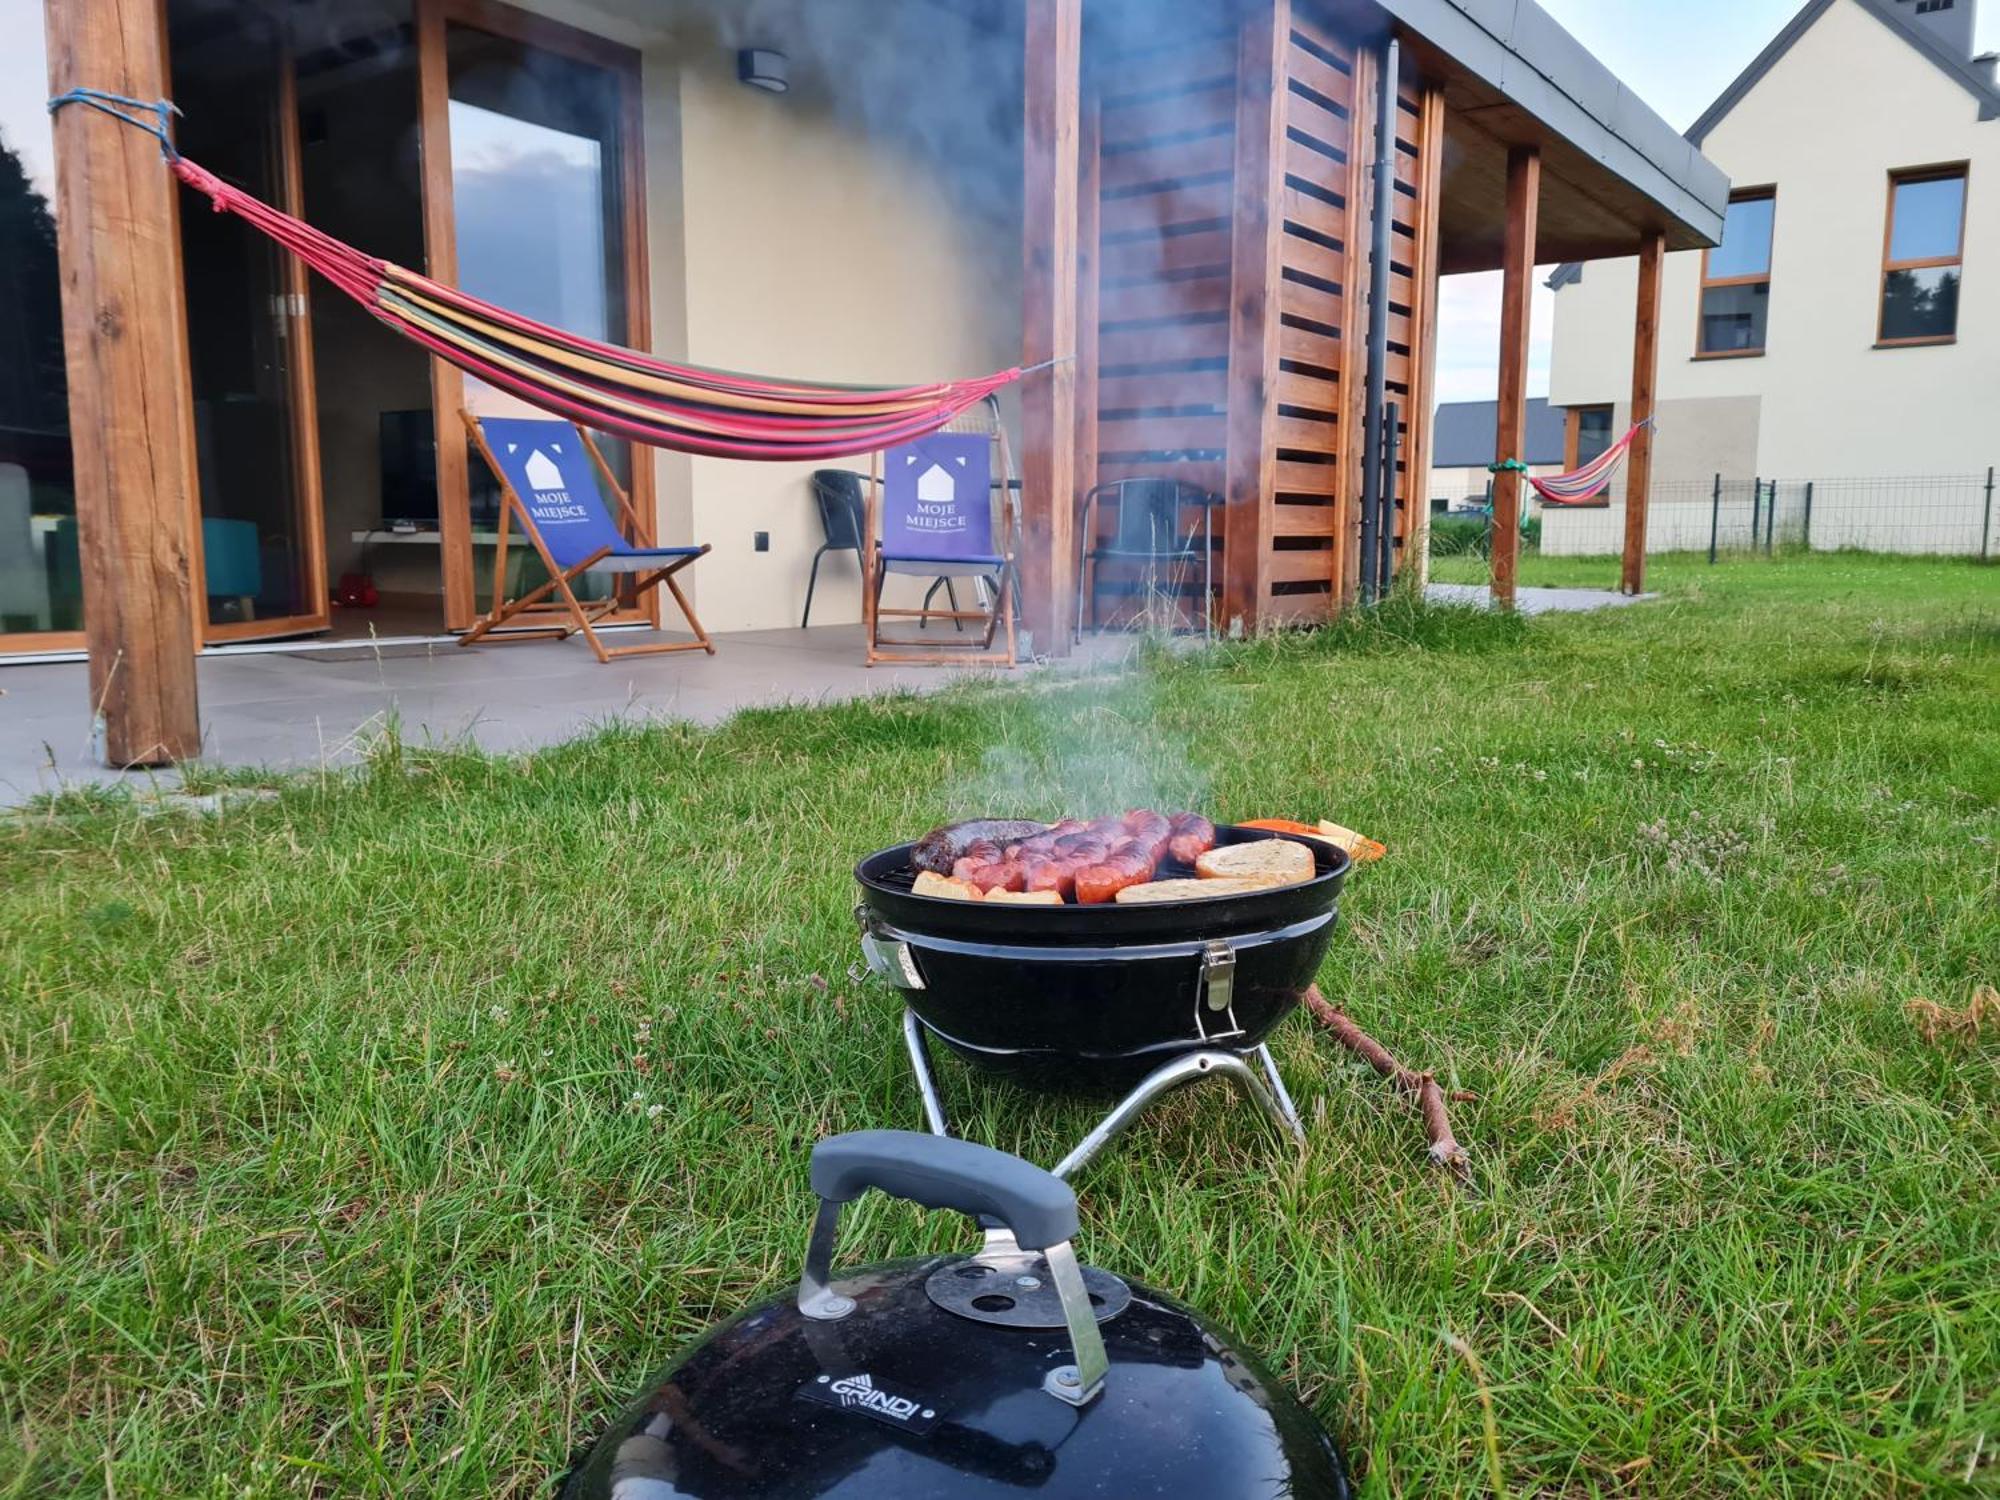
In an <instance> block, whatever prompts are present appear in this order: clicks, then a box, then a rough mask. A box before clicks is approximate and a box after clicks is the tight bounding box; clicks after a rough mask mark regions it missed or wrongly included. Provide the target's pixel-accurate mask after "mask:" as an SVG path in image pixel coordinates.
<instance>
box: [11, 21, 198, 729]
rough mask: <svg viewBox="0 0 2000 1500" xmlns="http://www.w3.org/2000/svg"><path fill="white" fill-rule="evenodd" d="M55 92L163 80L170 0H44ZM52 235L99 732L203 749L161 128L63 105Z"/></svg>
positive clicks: (188, 419)
mask: <svg viewBox="0 0 2000 1500" xmlns="http://www.w3.org/2000/svg"><path fill="white" fill-rule="evenodd" d="M45 15H46V18H47V26H48V33H47V34H48V53H49V92H50V93H51V94H60V93H64V92H66V91H68V90H69V89H72V88H78V87H85V88H95V89H103V90H106V91H108V92H111V93H117V94H126V95H129V96H131V97H134V98H139V99H157V98H159V97H160V96H161V95H163V94H165V93H166V38H165V36H164V34H163V32H164V25H163V21H162V17H163V15H164V11H163V9H162V7H161V6H160V5H159V3H158V0H47V5H46V10H45ZM55 152H56V205H57V207H56V222H57V228H58V236H57V246H58V254H59V257H60V264H61V268H62V304H63V344H64V349H65V354H66V368H67V370H68V374H69V417H70V433H71V441H72V446H73V449H74V455H75V464H76V518H77V539H78V547H79V549H80V552H81V559H82V564H83V592H84V636H85V640H86V641H87V643H88V645H89V649H90V703H91V712H92V715H93V725H92V730H93V732H92V740H93V742H94V743H95V744H96V745H97V746H98V748H99V751H100V753H101V754H102V756H103V758H104V763H105V764H106V765H108V766H128V765H164V764H166V763H168V762H171V761H177V760H185V759H188V758H191V757H193V756H195V755H197V754H199V753H200V750H201V729H200V725H199V722H198V720H197V716H196V710H195V673H194V656H195V615H194V609H195V598H194V594H195V585H194V579H195V554H194V527H195V514H196V505H197V493H198V492H197V488H196V479H195V469H194V399H193V396H192V393H191V391H190V377H189V373H188V349H187V309H186V306H185V302H184V299H183V297H182V290H181V277H180V237H179V234H178V232H177V226H178V223H179V221H178V219H177V218H176V217H175V205H174V198H173V195H174V193H175V192H176V191H177V188H178V185H177V184H176V182H175V180H174V178H173V177H172V175H171V174H170V173H169V172H168V171H167V168H166V164H165V163H164V162H163V161H162V160H161V159H160V147H159V143H158V142H157V141H155V140H154V139H153V138H152V137H150V136H148V135H145V134H143V133H141V132H140V131H137V130H134V129H133V128H132V127H131V126H129V125H122V124H120V123H119V122H118V121H116V120H113V119H111V118H109V117H108V116H105V115H103V114H100V113H98V112H97V111H95V110H92V109H87V108H85V107H83V106H82V105H74V104H73V105H69V106H67V107H66V108H63V109H61V110H58V111H57V112H56V117H55Z"/></svg>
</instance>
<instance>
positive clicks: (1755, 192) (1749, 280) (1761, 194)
mask: <svg viewBox="0 0 2000 1500" xmlns="http://www.w3.org/2000/svg"><path fill="white" fill-rule="evenodd" d="M1766 198H1768V199H1769V200H1770V201H1771V243H1770V246H1769V248H1768V249H1767V250H1766V252H1765V257H1764V269H1763V271H1762V273H1761V274H1758V275H1755V276H1713V277H1711V276H1710V275H1709V274H1708V253H1709V251H1711V250H1713V249H1715V248H1717V247H1716V246H1714V245H1704V246H1703V247H1702V251H1701V281H1700V284H1699V285H1697V286H1696V287H1695V293H1694V357H1695V358H1696V359H1762V358H1763V357H1764V351H1765V350H1766V349H1768V348H1769V347H1770V329H1769V328H1768V326H1767V327H1766V329H1765V341H1764V342H1763V343H1761V344H1759V345H1758V346H1757V347H1756V348H1755V349H1713V350H1705V349H1703V348H1702V347H1701V330H1702V321H1703V313H1702V304H1703V303H1704V302H1705V301H1707V297H1708V289H1709V288H1710V287H1712V286H1756V285H1758V284H1759V283H1760V282H1761V283H1762V284H1763V285H1765V286H1767V287H1768V286H1769V285H1770V284H1771V267H1772V263H1773V262H1774V261H1775V260H1776V259H1777V251H1778V185H1777V184H1776V183H1775V182H1774V183H1769V184H1766V185H1764V186H1762V187H1747V188H1736V189H1735V190H1733V191H1732V192H1731V193H1730V195H1729V202H1730V204H1731V205H1735V204H1738V203H1755V202H1757V201H1759V200H1761V199H1766ZM1723 222H1724V224H1725V225H1727V223H1728V218H1727V213H1726V211H1725V216H1724V220H1723ZM1765 295H1766V297H1767V298H1768V297H1769V295H1770V294H1769V293H1768V292H1767V293H1766V294H1765ZM1768 311H1769V307H1768V303H1767V306H1766V312H1767V313H1768Z"/></svg>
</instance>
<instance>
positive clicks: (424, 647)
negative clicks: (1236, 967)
mask: <svg viewBox="0 0 2000 1500" xmlns="http://www.w3.org/2000/svg"><path fill="white" fill-rule="evenodd" d="M1428 593H1429V597H1430V598H1431V599H1432V601H1433V602H1436V603H1451V604H1473V605H1478V604H1483V603H1490V599H1489V597H1488V595H1487V592H1486V590H1484V589H1479V588H1474V587H1471V586H1467V585H1456V584H1432V585H1431V586H1430V589H1429V590H1428ZM1518 602H1519V605H1520V608H1521V610H1522V612H1523V613H1526V614H1544V613H1549V612H1552V611H1553V612H1572V611H1579V610H1592V609H1602V608H1607V607H1613V606H1618V605H1624V604H1631V603H1635V602H1637V601H1635V600H1632V599H1628V598H1626V597H1624V596H1623V595H1620V594H1615V593H1610V592H1606V591H1599V590H1594V589H1522V590H1521V591H1520V595H1519V601H1518ZM1182 639H1183V641H1184V643H1185V644H1187V645H1190V646H1191V645H1194V644H1196V643H1197V642H1196V641H1195V639H1194V638H1192V637H1184V638H1182ZM1134 642H1135V637H1132V636H1128V635H1117V634H1108V635H1100V636H1094V637H1091V638H1089V639H1087V640H1086V641H1085V642H1084V644H1083V646H1082V648H1081V649H1080V650H1078V651H1077V652H1076V653H1075V654H1074V655H1072V656H1071V657H1069V658H1067V659H1066V660H1065V661H1063V662H1061V663H1057V664H1051V665H1050V666H1023V667H1022V669H1021V674H1022V675H1025V674H1027V673H1031V672H1039V671H1048V670H1057V671H1070V672H1073V671H1077V670H1080V669H1081V670H1093V669H1115V667H1116V666H1117V664H1118V663H1120V662H1121V661H1123V660H1124V659H1125V658H1126V656H1127V655H1128V654H1129V653H1130V652H1131V650H1132V649H1133V645H1134ZM716 646H717V654H716V655H714V656H707V655H704V654H703V653H701V652H698V651H689V652H677V653H674V654H671V655H667V656H639V657H628V658H624V659H622V660H618V661H614V662H613V663H612V664H611V665H609V666H599V665H598V664H597V663H596V662H594V661H592V660H591V658H590V656H589V653H588V652H586V651H585V650H584V648H583V647H582V646H581V645H580V644H578V643H576V642H574V641H569V642H562V641H533V642H523V643H520V644H515V645H506V646H494V647H489V648H485V649H480V650H471V651H462V650H460V649H459V648H458V647H457V646H456V645H455V644H453V643H452V642H451V641H449V640H443V641H437V640H431V641H394V642H383V643H381V644H379V645H372V644H368V643H361V642H340V643H331V642H312V641H301V642H299V643H297V644H296V645H293V646H289V647H279V648H277V649H263V650H257V651H245V650H242V649H240V648H239V649H238V650H236V651H221V652H210V653H208V654H206V655H204V656H203V657H202V658H201V660H200V662H199V663H198V666H197V674H198V678H199V682H200V692H201V716H202V736H203V743H204V747H205V752H206V753H205V755H204V757H203V758H204V760H205V761H207V762H208V763H209V764H212V765H219V766H229V767H246V766H247V767H259V768H271V769H282V770H298V769H306V768H311V767H317V766H337V765H343V764H347V763H350V762H352V761H354V760H355V759H356V758H357V757H358V756H359V755H360V754H361V753H362V751H363V749H364V748H365V747H366V745H367V744H368V742H369V741H370V740H371V739H372V738H373V737H374V736H375V735H376V734H378V733H380V732H381V731H382V730H383V729H384V728H386V727H387V726H388V724H389V723H390V722H391V720H392V719H393V720H394V721H395V722H396V724H397V725H398V728H399V732H400V733H401V734H402V736H403V738H404V739H405V741H406V742H409V743H413V744H425V743H429V744H469V745H474V746H477V747H478V748H480V749H482V750H489V751H497V752H503V753H504V752H507V751H514V750H527V749H532V748H534V747H536V746H540V745H551V744H556V743H559V742H560V741H563V740H566V739H571V738H574V737H575V736H576V735H579V734H582V733H584V732H586V731H588V730H589V729H591V728H593V727H596V726H599V725H602V724H606V723H609V722H612V721H629V720H649V719H680V720H688V721H692V722H694V723H698V724H713V723H716V722H719V721H720V720H722V719H725V718H727V717H729V715H731V714H733V713H735V712H737V711H738V710H739V709H744V708H755V707H764V706H769V705H774V704H782V703H807V704H809V703H828V702H837V701H840V700H842V699H849V698H857V697H862V696H865V695H867V694H870V693H882V692H892V691H897V690H901V689H910V690H914V691H917V692H935V691H936V690H937V689H939V688H941V687H944V686H946V685H947V684H949V683H953V682H958V681H962V680H963V679H964V678H965V677H966V676H967V675H968V673H967V672H966V670H965V669H962V668H959V669H954V668H949V667H874V668H869V667H865V666H863V665H862V663H861V627H860V626H859V625H829V626H815V627H814V628H813V629H811V630H754V631H744V632H740V633H735V634H724V635H718V636H717V637H716ZM156 781H158V782H161V783H162V784H168V785H171V784H172V774H171V773H165V775H164V777H163V776H162V774H161V773H157V772H152V771H134V772H119V771H112V770H107V769H106V768H105V767H103V766H101V765H99V764H97V761H96V759H95V757H94V756H93V754H92V751H91V745H90V703H89V683H88V669H87V668H86V666H85V665H84V663H82V662H80V661H67V662H45V663H31V664H27V665H10V666H0V807H8V806H18V805H19V804H21V803H23V802H25V801H27V800H28V799H29V798H31V797H34V796H35V795H37V794H38V793H44V792H55V791H59V790H61V789H63V788H65V787H74V786H82V785H108V784H116V783H119V782H127V783H132V784H135V785H138V786H142V787H143V786H150V785H153V784H155V782H156Z"/></svg>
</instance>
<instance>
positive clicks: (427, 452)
mask: <svg viewBox="0 0 2000 1500" xmlns="http://www.w3.org/2000/svg"><path fill="white" fill-rule="evenodd" d="M379 422H380V432H379V440H378V441H379V447H380V451H381V455H382V524H383V525H384V526H385V527H386V526H389V525H391V524H393V523H394V522H397V521H405V522H414V523H416V524H417V525H418V526H421V527H423V528H424V529H425V530H434V529H436V527H437V524H438V489H437V435H436V430H435V428H434V427H433V426H432V424H431V414H430V411H429V409H428V408H419V409H417V410H415V411H385V412H383V413H382V414H381V417H380V419H379ZM467 456H468V458H469V459H470V462H469V463H468V465H467V479H468V480H469V482H470V485H471V489H472V524H473V526H474V527H476V528H481V527H488V526H491V525H493V524H494V523H495V522H496V521H498V520H499V519H500V487H499V485H498V484H496V483H495V482H494V479H493V476H492V474H491V473H489V472H488V471H487V468H486V465H485V464H484V463H482V462H480V460H479V458H478V456H477V455H476V454H468V455H467Z"/></svg>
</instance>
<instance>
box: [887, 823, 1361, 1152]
mask: <svg viewBox="0 0 2000 1500" xmlns="http://www.w3.org/2000/svg"><path fill="white" fill-rule="evenodd" d="M1287 837H1289V835H1286V834H1281V833H1274V832H1271V831H1268V830H1265V829H1258V828H1238V827H1234V826H1227V825H1225V826H1223V827H1220V828H1218V829H1217V830H1216V841H1217V842H1218V843H1221V844H1240V843H1247V842H1250V841H1251V840H1255V839H1269V838H1287ZM1295 842H1297V843H1300V844H1303V845H1304V846H1305V847H1306V848H1308V849H1309V850H1310V851H1311V853H1312V856H1313V862H1314V869H1315V873H1314V875H1313V876H1312V878H1311V879H1309V880H1306V881H1302V882H1299V883H1297V884H1294V885H1286V886H1274V887H1272V888H1270V889H1268V890H1259V891H1251V892H1248V893H1245V894H1242V895H1235V896H1222V897H1210V898H1205V899H1201V900H1191V901H1173V902H1157V903H1155V902H1145V903H1135V904H1128V905H1120V904H1118V903H1116V902H1111V903H1106V904H1103V905H1095V906H1081V905H1065V906H1061V907H1053V906H1024V905H1015V904H1012V903H1000V902H995V903H992V904H988V903H985V902H979V901H954V900H950V899H948V898H943V897H936V896H919V895H917V894H915V892H914V891H913V890H912V889H911V885H912V882H913V881H914V880H915V878H916V871H915V869H914V868H913V866H912V865H911V863H910V856H911V851H912V850H913V849H914V847H915V846H914V845H912V844H899V845H897V846H896V847H894V848H892V849H884V850H882V851H881V852H880V853H877V854H871V855H870V856H869V857H868V858H866V859H864V860H862V861H861V863H860V864H859V865H857V866H856V867H855V872H854V874H855V878H856V880H858V881H859V882H860V885H861V895H862V899H861V904H860V905H859V906H858V907H857V908H856V909H855V915H856V918H857V919H858V920H859V922H860V924H861V942H862V950H863V952H864V954H865V955H866V956H867V959H868V963H869V967H870V968H871V969H873V970H874V971H875V972H876V973H877V974H878V975H880V976H881V977H882V978H883V979H885V980H887V981H888V982H889V983H890V984H891V985H893V986H894V987H895V988H896V989H898V990H899V991H900V992H901V994H902V999H903V1001H904V1004H905V1006H906V1007H907V1011H906V1014H905V1017H904V1035H905V1039H906V1041H907V1043H908V1046H909V1050H910V1057H911V1062H912V1065H913V1066H914V1067H915V1068H916V1070H917V1081H918V1085H919V1087H920V1089H921V1090H922V1091H923V1095H924V1107H925V1113H926V1116H927V1118H928V1119H929V1122H930V1125H931V1128H932V1130H933V1131H934V1132H936V1133H937V1134H940V1135H942V1134H945V1133H947V1131H948V1126H947V1124H946V1122H945V1119H944V1111H943V1106H942V1104H941V1102H940V1100H939V1096H938V1093H937V1087H936V1081H935V1078H934V1076H933V1074H932V1072H931V1068H930V1061H929V1056H928V1052H927V1049H926V1042H927V1039H928V1038H929V1037H932V1036H934V1037H936V1038H938V1039H939V1040H940V1041H942V1042H943V1043H944V1044H945V1045H946V1046H947V1047H949V1048H951V1050H952V1051H954V1052H956V1053H957V1054H958V1055H959V1056H960V1057H962V1058H964V1059H965V1060H966V1061H967V1062H969V1063H971V1064H972V1065H973V1066H975V1067H978V1068H982V1069H985V1070H988V1071H991V1072H996V1073H1001V1074H1005V1075H1006V1076H1008V1077H1010V1078H1012V1079H1014V1080H1015V1081H1017V1082H1019V1083H1021V1084H1023V1085H1025V1086H1027V1087H1030V1088H1036V1089H1042V1090H1060V1091H1068V1092H1074V1091H1125V1090H1129V1091H1130V1092H1129V1093H1127V1094H1126V1097H1125V1098H1124V1099H1123V1100H1121V1102H1120V1103H1119V1104H1118V1106H1117V1107H1116V1108H1114V1109H1113V1111H1112V1113H1111V1114H1110V1115H1109V1116H1107V1117H1106V1120H1105V1123H1104V1125H1102V1126H1100V1127H1099V1129H1098V1131H1094V1132H1092V1135H1091V1137H1089V1138H1086V1140H1085V1141H1084V1142H1083V1144H1082V1145H1080V1146H1079V1147H1078V1148H1077V1150H1076V1151H1074V1152H1072V1153H1071V1154H1070V1157H1068V1158H1066V1159H1065V1161H1064V1163H1063V1164H1062V1165H1059V1166H1057V1167H1056V1168H1055V1169H1054V1170H1055V1172H1056V1174H1057V1175H1058V1176H1067V1175H1068V1174H1069V1173H1070V1172H1071V1171H1074V1170H1075V1168H1076V1167H1078V1166H1081V1165H1082V1163H1083V1162H1084V1161H1086V1160H1088V1159H1089V1157H1090V1156H1092V1155H1094V1154H1095V1153H1096V1151H1097V1150H1099V1149H1101V1148H1102V1146H1103V1145H1104V1143H1105V1142H1106V1141H1108V1140H1109V1139H1110V1138H1111V1136H1112V1135H1115V1134H1116V1133H1117V1132H1118V1131H1119V1130H1122V1129H1123V1128H1124V1126H1125V1125H1126V1124H1128V1123H1130V1120H1131V1119H1132V1118H1133V1117H1134V1116H1136V1115H1137V1114H1138V1113H1139V1112H1140V1111H1141V1110H1143V1109H1144V1108H1145V1106H1146V1104H1147V1103H1149V1102H1150V1101H1151V1100H1152V1099H1154V1098H1156V1097H1158V1095H1159V1094H1161V1093H1164V1092H1166V1091H1167V1090H1168V1089H1170V1088H1173V1087H1175V1086H1177V1085H1178V1084H1180V1083H1183V1082H1187V1081H1191V1080H1193V1079H1195V1078H1198V1077H1200V1076H1202V1075H1204V1074H1216V1073H1221V1074H1226V1075H1229V1076H1232V1077H1234V1078H1235V1079H1236V1081H1237V1082H1238V1083H1239V1084H1241V1085H1242V1086H1243V1087H1244V1088H1245V1091H1246V1092H1248V1093H1250V1094H1251V1095H1252V1096H1253V1097H1255V1098H1256V1099H1257V1100H1258V1102H1259V1103H1260V1104H1262V1105H1263V1106H1264V1107H1265V1108H1266V1109H1267V1110H1268V1111H1269V1112H1270V1113H1271V1114H1272V1115H1273V1116H1274V1117H1275V1118H1276V1119H1278V1120H1279V1121H1280V1122H1281V1123H1282V1124H1283V1125H1284V1126H1285V1127H1286V1128H1287V1129H1289V1130H1290V1131H1292V1133H1294V1134H1295V1135H1296V1134H1297V1133H1298V1131H1299V1126H1298V1121H1297V1116H1296V1113H1295V1112H1294V1111H1293V1110H1292V1108H1291V1102H1290V1100H1289V1099H1288V1098H1287V1097H1286V1095H1285V1091H1284V1084H1283V1082H1282V1080H1281V1079H1280V1078H1279V1077H1278V1072H1277V1068H1276V1066H1275V1065H1274V1064H1273V1063H1272V1061H1271V1056H1270V1053H1269V1051H1268V1050H1266V1048H1265V1047H1264V1039H1265V1038H1266V1037H1267V1036H1268V1035H1269V1034H1270V1033H1271V1031H1272V1029H1273V1028H1274V1027H1276V1026H1277V1025H1278V1023H1279V1022H1281V1021H1282V1020H1284V1019H1285V1017H1286V1016H1288V1015H1290V1014H1291V1012H1292V1011H1293V1009H1294V1008H1296V1007H1297V1005H1298V1003H1299V1001H1300V1000H1301V999H1302V998H1303V997H1304V995H1305V992H1306V989H1307V988H1308V987H1309V986H1310V985H1311V984H1312V982H1313V978H1314V976H1315V974H1316V973H1317V972H1318V969H1319V965H1320V961H1321V960H1322V959H1323V958H1324V957H1325V956H1326V949H1327V945H1328V943H1330V942H1331V941H1332V939H1333V930H1334V924H1335V922H1336V920H1337V919H1338V916H1339V907H1340V890H1341V886H1342V885H1343V884H1344V883H1345V882H1346V879H1347V871H1348V868H1349V861H1348V857H1347V856H1346V855H1345V854H1344V853H1342V852H1340V851H1339V850H1337V849H1335V848H1333V847H1332V846H1331V845H1328V844H1324V843H1321V842H1319V841H1317V840H1313V839H1297V840H1295ZM1160 873H1161V875H1162V877H1163V878H1164V877H1168V876H1171V875H1172V874H1173V873H1175V872H1173V871H1166V870H1163V871H1161V872H1160ZM1253 1055H1254V1057H1255V1059H1256V1061H1257V1062H1258V1063H1259V1064H1260V1068H1259V1069H1253V1068H1252V1067H1251V1066H1250V1065H1249V1063H1248V1062H1247V1061H1246V1059H1247V1058H1250V1057H1252V1056H1253ZM1260 1073H1261V1076H1260Z"/></svg>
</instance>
